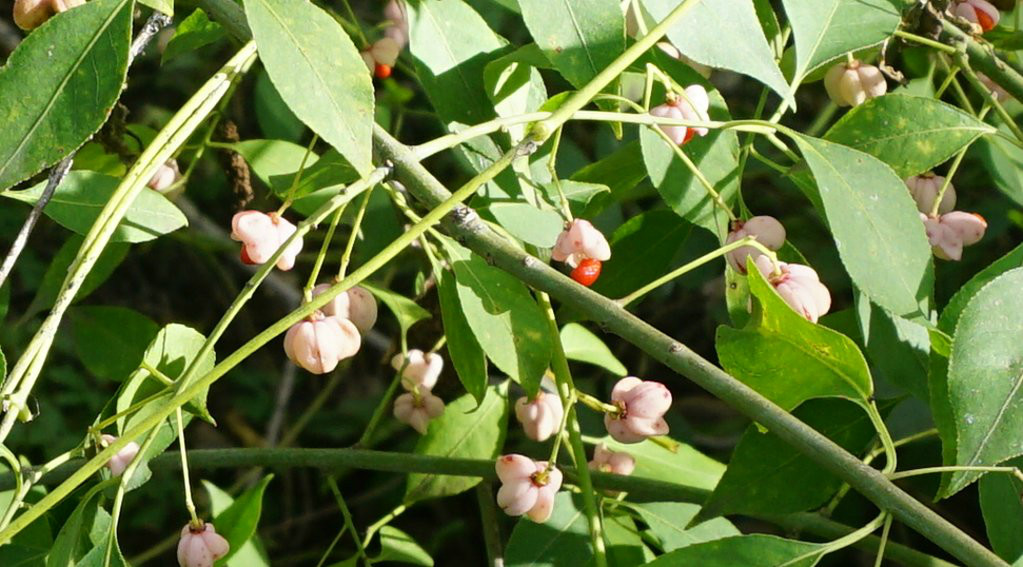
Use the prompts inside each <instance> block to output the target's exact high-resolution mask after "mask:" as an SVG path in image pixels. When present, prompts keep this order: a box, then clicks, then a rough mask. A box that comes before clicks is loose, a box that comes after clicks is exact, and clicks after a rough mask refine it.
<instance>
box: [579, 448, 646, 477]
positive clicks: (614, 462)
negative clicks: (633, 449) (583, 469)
mask: <svg viewBox="0 0 1023 567" xmlns="http://www.w3.org/2000/svg"><path fill="white" fill-rule="evenodd" d="M589 467H590V468H591V469H593V470H595V471H601V472H608V473H613V474H620V475H623V476H628V475H630V474H632V471H634V470H636V459H634V458H632V455H630V454H628V453H625V452H617V453H616V452H614V451H612V450H610V449H608V448H607V445H604V444H603V443H600V444H599V445H597V447H596V448H595V449H594V450H593V460H592V461H590V462H589Z"/></svg>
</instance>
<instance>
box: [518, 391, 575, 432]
mask: <svg viewBox="0 0 1023 567" xmlns="http://www.w3.org/2000/svg"><path fill="white" fill-rule="evenodd" d="M564 416H565V408H564V406H562V405H561V398H559V397H558V395H557V394H551V393H549V392H544V391H542V390H541V391H540V392H539V393H538V394H537V395H536V397H535V398H533V399H532V400H530V399H529V398H527V397H526V396H522V397H521V398H519V399H518V401H516V402H515V418H516V419H518V420H519V423H521V424H522V428H523V429H524V430H525V431H526V437H529V438H530V439H532V440H533V441H546V440H547V439H548V438H550V436H551V435H554V434H555V433H557V432H558V428H559V427H561V420H562V418H564Z"/></svg>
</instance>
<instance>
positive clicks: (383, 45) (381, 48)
mask: <svg viewBox="0 0 1023 567" xmlns="http://www.w3.org/2000/svg"><path fill="white" fill-rule="evenodd" d="M400 53H401V46H400V45H398V42H397V41H395V40H394V38H391V37H382V38H380V39H378V40H376V41H375V42H373V45H371V46H369V49H367V50H365V51H363V52H362V61H363V62H364V63H365V64H366V67H368V68H369V70H370V71H376V68H377V65H386V66H387V67H394V64H395V63H396V62H397V61H398V55H399V54H400Z"/></svg>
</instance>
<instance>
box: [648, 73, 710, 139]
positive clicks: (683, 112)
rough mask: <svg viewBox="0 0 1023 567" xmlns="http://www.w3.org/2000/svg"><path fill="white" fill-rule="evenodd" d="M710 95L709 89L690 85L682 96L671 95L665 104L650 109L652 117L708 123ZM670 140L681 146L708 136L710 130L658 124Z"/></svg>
mask: <svg viewBox="0 0 1023 567" xmlns="http://www.w3.org/2000/svg"><path fill="white" fill-rule="evenodd" d="M709 111H710V95H708V94H707V89H705V88H703V87H702V86H701V85H689V86H688V87H686V88H685V90H683V91H682V94H679V95H675V94H673V95H671V96H670V97H669V99H668V101H667V102H665V103H664V104H662V105H660V106H657V107H654V108H652V109H650V114H651V115H652V116H660V117H663V118H674V119H676V120H690V121H693V122H707V121H709V120H710V115H709V114H708V112H709ZM657 127H658V128H660V129H661V131H663V132H664V133H665V134H667V135H668V138H670V139H671V141H672V142H674V143H675V145H677V146H681V145H683V144H685V143H686V142H688V141H689V140H691V139H693V136H696V135H700V136H706V135H707V133H708V132H709V130H707V128H703V127H692V128H690V127H686V126H678V125H671V124H658V125H657Z"/></svg>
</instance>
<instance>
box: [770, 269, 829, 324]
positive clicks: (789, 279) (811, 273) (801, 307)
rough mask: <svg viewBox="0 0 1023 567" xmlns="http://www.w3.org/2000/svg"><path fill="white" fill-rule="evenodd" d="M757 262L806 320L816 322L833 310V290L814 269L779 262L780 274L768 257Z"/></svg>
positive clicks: (780, 292)
mask: <svg viewBox="0 0 1023 567" xmlns="http://www.w3.org/2000/svg"><path fill="white" fill-rule="evenodd" d="M756 265H757V269H759V270H760V273H761V274H763V275H764V277H765V278H767V281H768V282H770V284H771V285H772V286H774V289H775V290H776V291H777V292H778V295H780V296H781V298H782V299H784V300H785V303H787V304H788V305H789V307H791V308H792V309H793V310H795V312H796V313H799V314H800V315H802V316H803V317H805V318H806V320H807V321H810V322H811V323H816V322H817V320H818V319H820V318H821V317H823V316H824V314H826V313H827V312H828V310H829V309H831V293H830V292H829V291H828V288H827V287H825V286H824V284H822V283H821V281H820V278H819V277H818V276H817V272H816V271H815V270H814V269H813V268H811V267H809V266H804V265H802V264H788V263H785V262H778V270H779V272H780V274H779V273H775V269H774V264H773V263H772V262H771V259H770V258H768V257H767V256H760V257H759V258H757V259H756Z"/></svg>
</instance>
